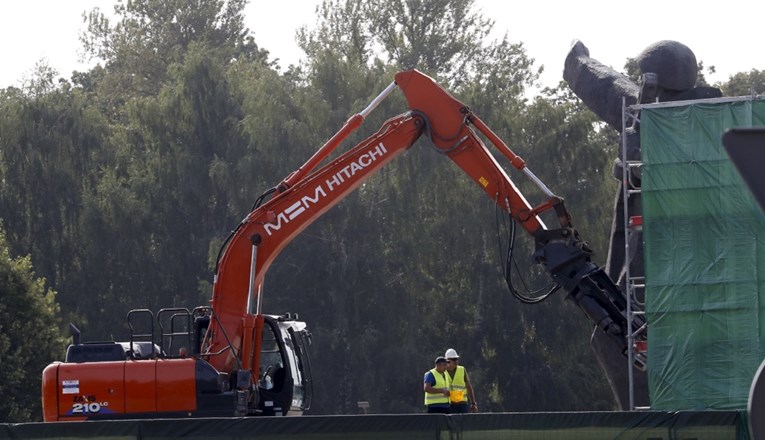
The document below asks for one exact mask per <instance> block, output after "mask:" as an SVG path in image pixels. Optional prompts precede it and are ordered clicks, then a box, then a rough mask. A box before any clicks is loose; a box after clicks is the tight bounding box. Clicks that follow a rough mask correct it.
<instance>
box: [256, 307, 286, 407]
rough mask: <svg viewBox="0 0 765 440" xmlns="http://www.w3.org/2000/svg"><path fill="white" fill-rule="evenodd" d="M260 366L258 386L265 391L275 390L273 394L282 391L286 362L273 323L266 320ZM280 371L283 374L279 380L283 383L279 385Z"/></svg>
mask: <svg viewBox="0 0 765 440" xmlns="http://www.w3.org/2000/svg"><path fill="white" fill-rule="evenodd" d="M260 365H261V367H260V376H259V382H258V385H259V386H260V387H261V388H263V389H266V390H273V392H278V391H279V390H281V387H282V385H283V383H284V360H283V359H282V352H281V350H280V349H279V342H278V341H277V339H276V334H275V333H274V329H273V327H272V323H271V322H269V321H268V320H266V325H264V326H263V339H262V345H261V351H260ZM280 369H281V370H282V373H281V374H280V376H279V377H278V379H280V380H281V383H279V384H277V383H276V380H277V377H276V373H277V372H278V370H280ZM277 385H278V390H277Z"/></svg>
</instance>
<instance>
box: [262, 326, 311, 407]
mask: <svg viewBox="0 0 765 440" xmlns="http://www.w3.org/2000/svg"><path fill="white" fill-rule="evenodd" d="M264 318H265V320H264V324H265V325H264V327H263V338H262V344H261V350H260V371H259V374H258V394H259V396H260V398H259V399H258V412H259V413H262V414H263V415H271V416H273V415H285V416H286V415H301V414H302V413H303V411H305V410H308V409H309V408H310V406H311V397H312V394H313V382H312V381H311V364H310V361H309V359H308V351H307V347H308V345H309V344H310V341H311V335H310V333H309V332H308V331H307V330H306V325H305V323H304V322H301V321H297V316H294V317H293V316H292V315H290V314H286V315H282V316H271V315H266V316H264Z"/></svg>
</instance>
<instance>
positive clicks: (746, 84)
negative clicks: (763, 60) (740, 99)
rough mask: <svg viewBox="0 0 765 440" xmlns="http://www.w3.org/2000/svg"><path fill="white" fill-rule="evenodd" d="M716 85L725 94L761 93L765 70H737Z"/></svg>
mask: <svg viewBox="0 0 765 440" xmlns="http://www.w3.org/2000/svg"><path fill="white" fill-rule="evenodd" d="M716 86H717V87H720V89H722V91H723V95H725V96H746V95H761V94H763V93H765V70H756V69H752V70H750V71H749V72H739V73H736V74H735V75H732V76H731V77H730V78H728V81H726V82H724V83H722V84H717V85H716Z"/></svg>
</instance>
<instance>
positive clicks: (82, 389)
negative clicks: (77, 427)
mask: <svg viewBox="0 0 765 440" xmlns="http://www.w3.org/2000/svg"><path fill="white" fill-rule="evenodd" d="M125 363H126V361H112V362H98V363H81V364H70V363H61V364H58V365H57V366H58V380H57V383H56V394H57V395H58V420H85V419H87V418H89V417H94V416H99V415H107V414H120V413H124V412H125V381H124V378H125Z"/></svg>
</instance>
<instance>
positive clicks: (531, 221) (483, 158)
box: [204, 70, 646, 371]
mask: <svg viewBox="0 0 765 440" xmlns="http://www.w3.org/2000/svg"><path fill="white" fill-rule="evenodd" d="M397 87H398V88H400V89H401V91H402V92H403V93H404V95H405V96H406V99H407V101H408V105H409V111H407V112H406V113H404V114H402V115H399V116H396V117H394V118H391V119H389V120H387V121H386V122H385V123H384V124H383V126H382V127H381V128H380V130H379V131H378V132H377V133H375V134H374V135H372V136H370V137H369V138H367V139H366V140H364V141H363V142H361V143H360V144H358V145H356V146H355V147H353V148H351V149H350V150H349V151H347V152H345V153H343V154H341V155H340V156H338V157H337V158H336V159H334V160H332V161H330V162H328V163H327V164H325V165H323V166H321V167H320V168H318V169H317V167H318V166H319V164H320V163H321V162H323V161H324V160H325V159H327V157H328V156H329V155H330V154H331V153H332V152H333V151H334V150H335V149H336V148H337V146H338V145H340V143H341V142H342V141H343V140H344V139H345V138H347V136H348V135H349V134H350V133H351V132H353V131H354V130H355V129H357V128H358V127H359V126H360V125H361V124H362V123H363V121H364V119H365V118H366V116H367V115H368V114H369V113H370V112H371V111H372V110H374V108H375V107H377V105H378V104H379V102H380V101H382V99H384V98H385V97H386V96H387V95H388V94H390V93H391V92H392V91H393V90H394V89H395V88H397ZM476 130H477V131H476ZM477 132H480V133H481V134H483V135H484V136H485V137H486V138H487V139H488V140H489V141H490V142H491V144H493V145H494V146H495V147H496V148H497V150H498V152H499V153H500V154H501V155H502V156H504V157H505V158H507V159H508V160H509V161H510V163H511V164H512V166H513V167H514V168H516V169H517V170H519V171H520V172H522V173H524V174H525V175H526V176H527V177H528V178H529V179H531V180H532V181H534V182H535V183H536V184H537V185H538V186H539V188H540V189H541V190H542V191H543V192H544V194H546V196H547V199H546V200H544V201H543V202H542V203H541V204H539V205H537V206H532V205H531V204H530V203H529V202H528V201H527V200H526V198H525V197H524V196H523V194H522V193H521V192H520V191H519V189H518V188H517V187H516V185H515V184H514V182H513V180H512V179H510V177H508V175H507V173H506V172H505V171H504V169H503V168H502V167H501V166H500V165H499V163H498V162H497V160H496V159H495V157H494V156H493V155H492V154H491V152H490V151H489V149H488V148H487V146H486V145H485V144H484V142H483V141H482V140H481V138H480V137H479V136H478V133H477ZM423 134H425V135H427V136H428V137H429V138H430V139H431V141H432V142H433V145H434V146H435V148H436V149H437V150H438V151H439V152H440V153H442V154H444V155H446V156H448V157H449V158H450V159H451V160H452V161H454V163H455V164H456V165H457V166H459V167H460V168H461V169H462V170H463V171H464V172H465V173H466V174H467V175H468V176H469V177H470V178H471V179H472V180H473V181H475V182H476V183H477V184H478V185H479V187H480V188H481V189H483V191H484V192H485V193H486V195H487V196H488V197H490V198H491V199H492V200H493V201H494V202H495V203H496V204H497V205H498V206H499V208H500V209H501V210H503V211H504V212H506V213H507V214H508V215H509V216H510V217H511V218H512V219H513V221H515V222H517V224H519V225H521V227H522V228H523V229H524V230H525V231H526V232H527V233H528V234H530V235H531V236H533V237H534V240H535V243H536V249H535V252H534V255H533V256H534V259H535V261H536V262H538V263H539V264H541V265H542V266H543V267H544V268H545V270H546V271H547V272H548V273H549V275H550V276H551V278H552V279H553V281H554V282H555V283H556V284H557V285H559V286H560V287H562V288H563V289H564V290H565V291H566V292H567V295H568V298H569V299H571V300H572V301H573V302H574V303H575V304H577V306H579V307H580V308H581V309H582V311H583V312H584V313H585V315H587V316H588V318H589V319H591V320H592V321H593V323H594V324H595V325H597V326H598V327H599V328H600V329H602V330H603V331H604V332H606V334H608V335H609V337H611V339H613V340H614V341H615V342H616V343H617V344H619V345H620V347H621V348H622V350H623V351H624V352H625V353H626V350H627V348H628V346H629V345H628V344H631V343H634V342H635V340H639V339H643V340H644V339H645V335H646V330H645V325H644V322H638V325H637V327H638V331H636V332H632V331H630V329H629V328H628V327H629V324H628V322H627V318H626V315H627V314H626V309H627V303H626V299H625V296H624V295H623V294H622V293H621V291H620V290H619V288H618V287H617V286H616V285H614V283H613V281H611V279H610V278H609V277H608V276H607V275H606V274H605V272H604V271H603V270H602V269H601V268H599V267H598V266H597V265H595V264H594V263H593V262H592V261H591V258H590V257H591V254H592V252H591V250H590V249H589V247H588V246H587V244H586V243H585V242H584V241H582V240H581V239H580V237H579V235H578V233H577V231H576V230H575V229H574V228H573V226H572V225H571V218H570V216H569V214H568V212H567V210H566V208H565V206H564V204H563V199H561V198H560V197H558V196H556V195H554V194H553V193H552V192H551V191H550V190H549V189H548V188H547V187H546V186H545V185H544V184H543V183H542V182H541V181H540V180H539V179H538V178H537V177H536V176H535V175H534V174H533V173H531V172H530V171H529V170H528V168H527V167H526V165H525V163H524V161H523V159H521V158H520V157H519V156H517V155H516V154H515V153H513V151H512V150H511V149H510V148H509V147H508V146H507V145H505V143H504V142H502V140H501V139H499V137H498V136H496V135H495V134H494V133H493V132H492V131H491V130H490V129H489V128H488V127H487V126H486V124H484V123H483V121H481V120H480V119H479V118H478V117H477V116H476V115H474V114H473V113H472V112H471V111H470V110H469V108H468V107H467V106H465V105H464V104H462V103H461V102H459V101H458V100H457V99H455V98H454V97H452V96H451V95H450V94H449V93H448V92H447V91H445V90H444V89H443V88H441V87H440V86H439V85H438V84H437V83H436V82H435V81H434V80H433V79H432V78H430V77H428V76H427V75H424V74H423V73H421V72H418V71H417V70H410V71H406V72H400V73H398V74H397V75H396V76H395V82H393V83H391V84H390V85H389V86H388V87H387V88H386V89H385V90H384V91H383V92H382V93H381V94H380V95H379V96H378V97H377V98H375V100H373V101H372V103H371V104H370V105H369V106H368V107H367V108H366V109H364V110H363V111H362V112H360V113H359V114H356V115H354V116H352V117H351V118H350V119H349V120H348V121H347V122H346V124H345V125H344V126H343V128H342V129H341V130H340V131H339V132H338V133H337V134H335V135H334V136H333V137H332V138H331V139H330V140H329V141H328V142H327V143H326V144H324V145H323V146H322V147H321V148H320V149H319V150H318V151H317V152H316V153H315V154H314V155H313V156H312V157H311V158H310V159H309V160H308V161H307V162H306V163H305V164H304V165H303V166H302V167H300V168H299V169H298V170H296V171H295V172H293V173H292V174H290V175H289V176H287V178H285V179H284V180H283V181H282V182H281V183H280V184H279V185H277V186H276V187H275V188H273V189H272V190H271V191H270V195H271V198H270V199H269V200H267V201H265V202H263V203H262V204H260V205H259V206H256V207H255V209H253V211H252V212H250V213H249V214H248V215H247V216H246V217H245V218H244V219H243V220H242V221H241V223H240V224H239V225H238V226H237V228H236V229H235V230H234V231H233V232H232V234H231V236H230V237H229V239H228V240H227V242H226V244H225V245H224V247H223V248H222V250H221V254H220V257H219V260H218V265H217V271H216V278H215V284H214V289H213V299H212V309H213V310H214V311H215V313H216V319H214V320H213V321H212V322H211V324H210V327H209V329H208V331H207V335H206V338H205V346H204V353H205V354H206V356H208V358H209V362H210V363H211V364H213V366H215V367H216V368H218V369H219V370H221V371H232V370H235V369H244V370H249V371H258V367H259V358H258V356H259V350H258V348H257V347H256V345H257V344H254V343H253V342H255V341H259V340H260V331H261V330H260V328H261V327H262V319H260V318H259V317H260V316H262V315H261V310H260V298H261V296H262V294H263V292H262V288H263V281H264V277H265V275H266V272H267V271H268V268H269V266H270V264H271V263H272V262H273V260H274V258H276V256H277V255H278V254H279V252H280V251H281V250H282V249H283V248H284V247H285V246H286V245H287V244H288V243H289V242H290V241H291V240H292V239H293V238H295V237H296V236H297V235H298V234H299V233H300V232H301V231H303V230H304V229H305V228H306V227H308V226H309V225H310V224H311V223H312V222H313V221H315V220H316V219H317V218H319V217H320V216H321V215H322V214H324V213H325V212H326V211H327V210H329V209H330V208H331V207H332V206H334V205H336V204H337V203H338V202H340V201H341V200H342V199H343V198H344V197H345V196H346V195H347V194H349V193H350V192H351V191H353V190H354V189H355V188H357V187H358V186H359V185H361V184H362V183H363V182H364V181H365V180H366V179H368V178H369V177H370V176H371V175H373V174H374V173H375V172H376V171H378V170H380V169H381V168H382V167H384V166H385V165H386V164H387V163H388V162H390V161H391V160H393V159H394V158H395V157H396V156H398V155H399V154H401V153H402V152H404V151H406V150H407V149H408V148H409V147H410V146H411V145H412V144H414V142H415V141H416V140H417V139H418V138H419V137H420V136H421V135H423ZM550 210H553V211H554V213H555V217H556V218H557V219H558V222H559V225H556V227H555V228H554V229H548V228H547V226H546V225H545V224H544V223H543V222H542V220H541V219H540V215H541V214H542V213H544V212H546V211H550ZM635 363H636V364H637V365H638V366H640V365H641V364H644V358H640V359H637V360H636V362H635Z"/></svg>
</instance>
